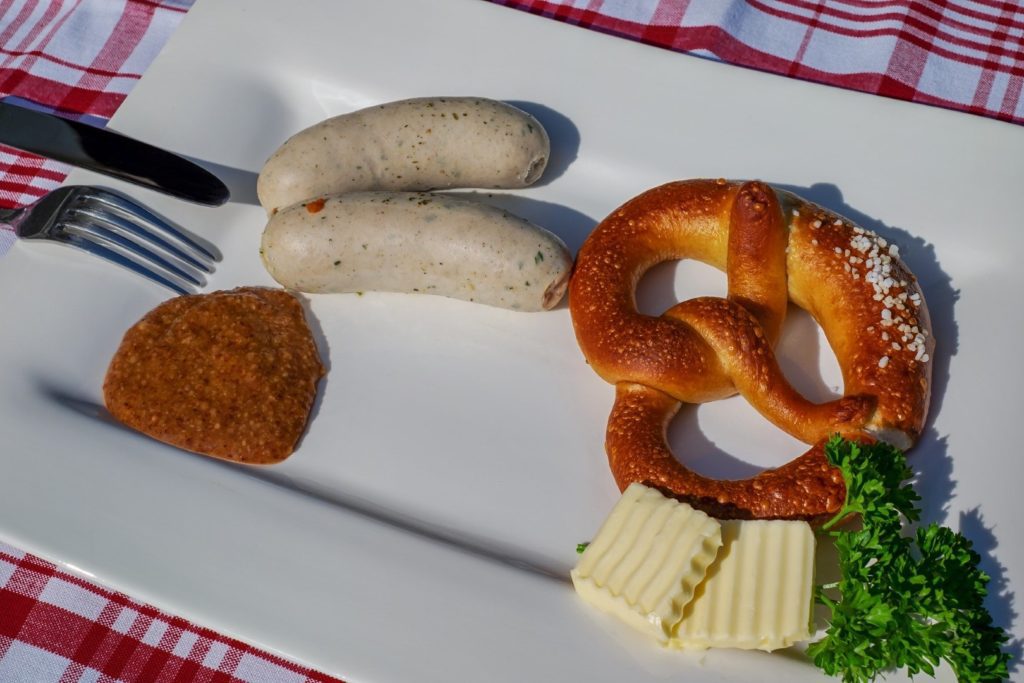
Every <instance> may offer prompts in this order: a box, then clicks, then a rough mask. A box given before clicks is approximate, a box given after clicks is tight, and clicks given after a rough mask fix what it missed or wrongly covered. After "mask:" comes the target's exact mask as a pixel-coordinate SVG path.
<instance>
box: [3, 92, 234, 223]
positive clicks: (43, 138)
mask: <svg viewBox="0 0 1024 683" xmlns="http://www.w3.org/2000/svg"><path fill="white" fill-rule="evenodd" d="M0 143H3V144H5V145H10V146H11V147H17V148H18V149H21V150H24V151H26V152H32V153H33V154H39V155H42V156H44V157H49V158H50V159H55V160H57V161H63V162H65V163H68V164H71V165H73V166H78V167H79V168H85V169H88V170H90V171H96V172H97V173H104V174H106V175H109V176H113V177H115V178H119V179H121V180H125V181H127V182H129V183H135V184H136V185H141V186H143V187H148V188H150V189H152V190H157V191H158V192H163V193H165V194H169V195H172V196H174V197H179V198H181V199H187V200H189V201H192V202H196V203H198V204H206V205H208V206H220V205H221V204H223V203H224V202H226V201H227V200H228V198H229V197H230V196H231V193H230V192H229V191H228V188H227V186H225V185H224V183H222V182H221V181H220V179H219V178H217V176H215V175H213V174H212V173H210V172H209V171H207V170H206V169H205V168H202V167H200V166H198V165H197V164H194V163H192V162H191V161H189V160H188V159H185V158H183V157H180V156H178V155H177V154H172V153H170V152H168V151H166V150H163V149H160V148H159V147H154V146H153V145H149V144H147V143H145V142H139V141H138V140H134V139H132V138H130V137H127V136H125V135H121V134H119V133H114V132H113V131H109V130H105V129H103V128H97V127H95V126H90V125H87V124H84V123H79V122H78V121H69V120H67V119H63V118H61V117H59V116H54V115H52V114H45V113H43V112H38V111H34V110H32V109H26V108H25V107H19V106H16V105H13V104H8V103H6V102H0Z"/></svg>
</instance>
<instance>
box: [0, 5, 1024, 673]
mask: <svg viewBox="0 0 1024 683" xmlns="http://www.w3.org/2000/svg"><path fill="white" fill-rule="evenodd" d="M192 1H193V0H51V1H46V0H0V97H12V98H16V100H15V101H20V102H21V103H23V104H26V105H29V106H35V107H39V108H42V109H44V110H48V111H55V112H57V113H60V114H62V115H65V116H70V117H76V118H80V119H83V120H86V121H89V122H92V123H97V124H100V125H102V124H103V123H104V122H105V121H107V120H108V119H109V118H110V117H111V116H112V115H113V113H114V112H115V111H116V110H117V107H118V106H119V105H120V104H121V102H122V101H123V100H124V98H125V96H126V95H127V94H128V93H129V92H130V91H131V88H132V85H133V84H134V83H135V82H136V81H137V80H138V79H139V78H140V77H141V75H142V73H143V72H144V71H145V70H146V67H147V66H148V65H149V64H150V62H151V61H152V60H153V58H154V57H155V56H156V55H157V53H158V52H159V51H160V48H161V47H162V46H163V44H164V42H165V41H166V40H167V38H168V37H169V36H170V34H171V33H172V32H173V31H174V29H175V27H176V26H177V25H178V23H179V21H180V20H181V18H182V16H183V15H184V14H185V13H186V12H187V11H188V8H189V7H190V6H191V4H192ZM481 1H483V0H481ZM491 1H493V2H496V3H498V4H502V5H507V6H509V7H514V8H518V9H521V10H524V11H527V12H531V13H533V14H537V15H541V16H544V17H549V18H551V19H554V20H558V21H564V22H568V23H571V24H576V25H579V26H581V27H584V28H589V29H594V30H598V31H603V32H606V33H611V34H614V35H618V36H621V37H624V38H628V39H633V40H639V41H642V42H644V43H648V44H651V45H657V46H660V47H664V48H668V49H671V50H677V51H681V52H688V53H691V54H695V55H699V56H702V57H708V58H711V59H718V60H722V61H725V62H729V63H732V64H737V65H741V66H745V67H751V68H755V69H761V70H764V71H770V72H774V73H778V74H783V75H786V76H790V77H793V78H801V79H806V80H811V81H817V82H820V83H826V84H830V85H834V86H839V87H844V88H851V89H856V90H862V91H865V92H869V93H875V94H878V95H882V96H886V97H895V98H899V99H904V100H910V101H913V102H920V103H922V104H927V105H937V106H942V107H948V108H951V109H958V110H961V111H964V112H969V113H971V114H977V115H981V116H988V117H992V118H997V119H1002V120H1006V121H1011V122H1013V123H1018V124H1024V98H1022V97H1021V89H1022V86H1024V5H1020V4H1017V3H1015V2H1009V1H1007V0H912V1H911V0H903V1H899V0H890V1H886V0H829V1H828V2H824V1H820V0H746V1H745V2H741V1H739V0H734V1H732V2H725V1H723V0H558V1H547V0H491ZM67 171H68V169H67V167H65V166H63V165H62V164H58V163H55V162H51V161H46V160H43V159H40V158H38V157H33V156H30V155H25V154H20V153H18V152H15V151H14V150H10V149H8V148H3V147H0V206H20V205H23V204H26V203H29V202H31V201H33V200H35V199H37V198H38V197H40V196H42V195H43V194H45V193H46V192H47V191H48V190H50V189H53V188H54V187H57V186H58V185H59V184H60V183H61V182H62V181H63V179H64V177H65V175H66V173H67ZM12 241H13V233H12V232H11V231H10V230H9V229H5V228H4V227H3V226H0V255H2V254H3V253H4V252H5V251H6V248H7V246H9V244H10V243H11V242H12ZM0 267H2V262H0ZM333 680H336V679H333V678H331V677H329V676H327V675H325V674H321V673H317V672H313V671H309V670H306V669H304V668H302V667H300V666H297V665H295V664H292V663H289V662H286V661H283V660H281V659H279V658H277V657H274V656H273V655H271V654H269V653H266V652H261V651H259V650H257V649H255V648H253V647H250V646H248V645H246V644H244V643H241V642H239V641H237V640H233V639H230V638H227V637H224V636H221V635H218V634H216V633H214V632H212V631H210V630H208V629H205V628H203V627H202V626H200V625H195V624H190V623H188V622H186V621H185V620H183V619H181V618H179V617H176V616H173V615H169V614H165V613H162V612H160V611H159V610H157V609H155V608H153V607H151V606H149V605H145V604H142V603H140V602H138V601H135V600H133V599H132V598H130V597H128V596H126V595H123V594H121V593H117V592H115V591H112V590H110V589H108V588H104V587H101V586H98V585H96V584H94V583H91V582H88V581H85V580H82V579H80V578H78V577H76V576H73V575H71V574H69V573H67V572H65V571H63V570H61V569H60V568H58V567H57V566H56V565H54V564H52V563H51V562H48V561H46V560H43V559H41V558H38V557H34V556H32V555H28V554H26V553H24V552H22V551H20V550H18V549H17V548H14V547H11V546H9V545H4V544H3V543H2V542H0V681H2V682H5V683H6V682H8V681H10V682H16V683H20V682H26V683H27V682H31V683H37V682H38V683H50V682H53V683H56V682H58V681H60V682H68V683H78V682H85V681H104V682H107V681H133V682H134V681H139V682H141V681H147V682H148V681H252V682H261V683H277V682H286V681H287V682H290V681H296V682H299V681H333Z"/></svg>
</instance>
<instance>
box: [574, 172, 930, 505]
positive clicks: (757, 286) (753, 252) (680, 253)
mask: <svg viewBox="0 0 1024 683" xmlns="http://www.w3.org/2000/svg"><path fill="white" fill-rule="evenodd" d="M683 258H693V259H697V260H699V261H703V262H705V263H708V264H710V265H712V266H715V267H717V268H719V269H721V270H724V271H725V273H726V275H727V277H728V282H729V291H728V297H727V298H724V299H722V298H717V297H700V298H696V299H691V300H689V301H684V302H682V303H680V304H677V305H675V306H673V307H672V308H670V309H669V310H667V311H666V312H665V313H664V314H663V315H662V316H660V317H652V316H647V315H643V314H641V313H639V312H638V311H637V308H636V303H635V289H636V285H637V283H638V282H639V281H640V278H641V277H642V276H643V274H644V273H645V272H646V271H647V270H648V269H650V268H651V267H653V266H655V265H657V264H658V263H661V262H663V261H668V260H676V259H683ZM569 297H570V298H569V309H570V312H571V314H572V320H573V326H574V328H575V330H576V338H577V341H578V342H579V345H580V348H581V349H582V350H583V354H584V355H585V356H586V358H587V360H588V362H589V363H590V365H591V367H593V368H594V370H595V371H596V372H597V373H598V374H599V375H600V376H601V377H603V378H604V379H605V380H607V381H608V382H611V383H612V384H614V385H615V405H614V407H613V408H612V412H611V416H610V418H609V421H608V431H607V438H606V443H605V446H606V449H607V452H608V459H609V464H610V465H611V469H612V474H613V475H614V477H615V481H616V483H617V484H618V486H619V488H620V489H625V488H626V487H627V486H628V485H629V484H631V483H633V482H641V483H644V484H647V485H649V486H654V487H657V488H659V489H661V490H663V491H665V492H667V493H670V494H672V495H674V496H675V497H676V498H679V499H681V500H684V501H686V502H688V503H690V504H692V505H694V506H695V507H698V508H701V509H703V510H705V511H707V512H708V513H709V514H712V515H714V516H717V517H719V518H769V519H805V520H809V521H812V522H821V521H824V520H825V519H828V518H829V517H831V516H832V515H834V514H835V513H836V512H837V511H838V510H839V508H840V507H841V506H842V503H843V501H844V499H845V495H846V492H845V487H844V484H843V480H842V476H841V475H840V473H839V471H838V470H836V469H835V468H833V467H831V466H830V465H829V463H828V461H827V459H826V458H825V455H824V450H823V449H824V443H825V441H826V440H827V439H828V437H829V436H831V435H832V434H834V433H837V432H839V433H842V434H844V435H847V436H849V437H858V438H865V439H880V440H884V441H888V442H890V443H892V444H894V445H896V446H897V447H899V448H903V449H907V448H909V447H911V446H912V445H913V444H914V443H915V442H916V441H917V439H918V437H919V436H920V434H921V430H922V428H923V426H924V421H925V417H926V415H927V411H928V401H929V394H930V385H931V363H930V357H931V354H932V351H933V346H934V341H933V339H932V334H931V328H930V323H929V317H928V310H927V307H926V305H925V302H924V298H923V295H922V293H921V290H920V288H919V286H918V284H917V281H916V279H915V278H914V276H913V275H912V274H911V273H910V272H909V270H907V268H906V266H905V265H904V264H903V263H902V262H901V261H900V259H899V257H898V253H897V250H896V248H895V247H894V246H890V245H889V244H887V243H886V241H885V240H884V239H882V238H881V237H878V236H877V235H875V234H874V233H872V232H870V231H867V230H864V229H863V228H860V227H858V226H856V225H854V224H852V223H851V222H850V221H848V220H846V219H844V218H842V217H840V216H838V215H836V214H834V213H832V212H830V211H827V210H825V209H823V208H821V207H819V206H817V205H814V204H811V203H810V202H807V201H806V200H803V199H801V198H799V197H797V196H795V195H793V194H790V193H788V192H784V191H781V190H775V189H773V188H772V187H770V186H769V185H766V184H765V183H761V182H747V183H742V184H741V183H738V182H726V181H724V180H717V181H714V180H689V181H680V182H674V183H669V184H667V185H663V186H661V187H657V188H654V189H653V190H649V191H647V192H645V193H643V194H641V195H640V196H638V197H636V198H634V199H632V200H630V201H629V202H627V203H626V204H624V205H623V206H622V207H620V208H619V209H617V210H616V211H615V212H614V213H612V214H611V215H610V216H609V217H608V218H606V219H605V220H604V221H602V222H601V224H600V225H598V226H597V228H595V230H594V232H593V233H592V234H591V235H590V236H589V237H588V238H587V240H586V242H585V243H584V245H583V247H582V248H581V249H580V252H579V255H578V256H577V260H576V269H575V272H574V274H573V278H572V281H571V283H570V290H569ZM789 301H792V302H793V303H795V304H796V305H797V306H800V307H801V308H803V309H805V310H806V311H808V312H809V313H810V314H811V315H812V316H813V317H814V319H815V320H816V321H817V322H818V324H819V325H821V326H822V328H823V330H824V332H825V336H826V338H827V339H828V341H829V344H830V345H831V347H832V350H833V351H834V352H835V354H836V358H837V360H838V361H839V365H840V368H841V370H842V374H843V383H844V387H845V395H844V396H843V397H841V398H839V399H837V400H834V401H830V402H828V403H823V404H814V403H811V402H810V401H808V400H807V399H806V398H804V397H803V396H802V395H800V393H799V392H797V391H796V390H795V389H794V388H793V387H792V386H791V385H790V384H789V382H788V381H787V380H786V378H785V377H784V376H783V374H782V372H781V370H780V369H779V365H778V362H777V360H776V358H775V353H774V351H773V348H774V346H775V343H776V342H777V340H778V338H779V333H780V330H781V328H782V323H783V321H784V319H785V315H786V308H787V305H788V302H789ZM737 392H739V393H740V394H741V395H742V396H743V397H744V398H745V399H746V400H747V401H748V402H750V404H751V405H752V406H753V407H754V408H755V409H757V410H758V411H759V412H760V413H761V414H762V415H763V416H764V417H765V418H767V419H768V420H770V421H771V422H772V423H774V424H775V425H777V426H778V427H779V428H781V429H783V430H785V431H786V432H788V433H789V434H791V435H792V436H794V437H796V438H798V439H800V440H801V441H804V442H805V443H807V444H811V445H812V447H811V448H810V450H808V451H807V452H806V453H804V454H803V455H801V456H799V457H797V458H796V459H794V460H792V461H791V462H789V463H787V464H786V465H784V466H782V467H779V468H777V469H772V470H766V471H764V472H761V473H760V474H758V475H757V476H754V477H752V478H749V479H742V480H731V481H724V480H716V479H710V478H708V477H704V476H701V475H699V474H697V473H695V472H692V471H691V470H689V469H687V468H686V467H685V466H684V465H683V464H682V463H681V462H680V461H679V460H677V459H676V458H675V457H674V455H673V454H672V452H671V451H670V449H669V446H668V444H667V442H666V430H667V428H668V424H669V422H670V421H671V419H672V417H673V416H674V415H675V414H676V412H677V411H678V410H679V407H680V404H681V402H686V403H704V402H706V401H712V400H715V399H720V398H725V397H727V396H731V395H733V394H735V393H737Z"/></svg>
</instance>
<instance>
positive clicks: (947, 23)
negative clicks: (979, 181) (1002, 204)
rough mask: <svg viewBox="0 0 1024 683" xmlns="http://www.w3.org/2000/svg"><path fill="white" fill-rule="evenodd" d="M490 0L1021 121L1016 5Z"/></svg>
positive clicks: (885, 0)
mask: <svg viewBox="0 0 1024 683" xmlns="http://www.w3.org/2000/svg"><path fill="white" fill-rule="evenodd" d="M492 1H493V2H496V3H498V4H501V5H507V6H509V7H516V8H518V9H522V10H526V11H528V12H532V13H534V14H539V15H542V16H546V17H551V18H553V19H558V20H559V21H565V22H568V23H570V24H576V25H579V26H582V27H585V28H590V29H595V30H598V31H603V32H605V33H611V34H614V35H617V36H622V37H625V38H632V39H634V40H639V41H641V42H644V43H647V44H650V45H658V46H660V47H665V48H669V49H672V50H678V51H681V52H690V53H693V54H695V55H700V56H704V57H710V58H711V59H716V60H720V61H723V62H728V63H730V64H738V65H742V66H747V67H751V68H754V69H760V70H762V71H770V72H773V73H777V74H782V75H784V76H790V77H793V78H800V79H804V80H808V81H816V82H818V83H827V84H829V85H835V86H839V87H842V88H849V89H851V90H861V91H863V92H868V93H874V94H878V95H885V96H888V97H895V98H898V99H901V100H910V101H912V102H921V103H924V104H932V105H938V106H941V107H948V108H950V109H958V110H961V111H966V112H970V113H972V114H980V115H982V116H990V117H992V118H997V119H1003V120H1005V121H1012V122H1014V123H1024V98H1021V86H1022V84H1024V3H1020V2H1009V1H1006V0H571V1H566V0H563V1H560V2H555V1H545V0H492Z"/></svg>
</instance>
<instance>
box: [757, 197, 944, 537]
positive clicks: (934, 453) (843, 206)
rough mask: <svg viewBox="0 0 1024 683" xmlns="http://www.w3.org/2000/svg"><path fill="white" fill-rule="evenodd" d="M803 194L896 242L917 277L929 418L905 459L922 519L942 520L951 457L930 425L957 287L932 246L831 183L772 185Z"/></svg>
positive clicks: (939, 398)
mask: <svg viewBox="0 0 1024 683" xmlns="http://www.w3.org/2000/svg"><path fill="white" fill-rule="evenodd" d="M775 185H776V187H780V188H782V189H784V190H788V191H790V192H793V193H795V194H798V195H800V196H801V197H804V198H805V199H808V200H810V201H812V202H814V203H816V204H819V205H821V206H822V207H824V208H826V209H829V210H831V211H834V212H836V213H838V214H841V215H843V216H846V217H847V218H849V219H850V220H852V221H854V222H855V223H857V224H858V225H860V226H861V227H863V228H866V229H868V230H871V231H873V232H875V233H877V234H878V235H880V236H882V237H884V238H885V239H886V240H888V241H889V242H892V243H894V244H896V245H898V246H899V248H900V257H901V258H902V259H903V261H904V262H905V263H906V264H907V266H908V267H909V268H910V270H911V272H913V273H914V275H915V276H916V277H917V279H918V282H919V283H920V285H921V289H922V290H923V291H924V298H925V301H926V302H927V303H928V313H929V315H930V317H931V321H932V334H933V335H934V338H935V352H934V353H933V354H932V361H931V362H932V396H931V407H930V409H929V413H928V420H927V422H926V423H925V428H924V432H923V433H922V435H921V439H920V441H919V442H918V443H917V445H916V446H915V447H914V448H913V449H912V450H911V451H910V453H909V455H910V457H909V462H910V466H911V468H912V469H913V470H914V471H915V474H916V481H917V484H916V487H917V490H918V492H919V493H920V494H921V495H922V498H923V500H922V501H921V507H922V521H923V522H931V521H934V522H940V523H941V522H943V521H944V520H945V518H946V515H947V513H948V507H949V500H950V499H951V498H952V496H953V490H954V488H955V486H956V483H955V482H954V481H953V479H952V472H953V461H952V457H951V456H950V455H949V452H948V448H947V440H946V438H945V437H944V436H941V435H940V434H939V433H938V432H937V431H936V430H935V427H934V424H935V418H936V416H937V415H939V413H941V412H942V403H943V399H944V398H945V394H946V387H947V386H948V384H949V368H950V364H951V362H952V358H953V356H955V355H956V354H957V352H958V350H959V327H958V325H957V321H956V315H955V308H956V303H957V301H958V300H959V299H960V291H959V290H958V289H956V288H954V287H953V280H952V278H951V277H950V275H949V274H948V273H946V271H945V270H943V269H942V264H941V263H940V261H939V257H938V254H937V253H936V251H935V245H934V244H932V243H930V242H928V241H926V240H925V239H924V238H923V237H921V236H919V235H915V234H913V233H911V232H908V231H907V230H904V229H902V228H898V227H895V226H891V225H888V224H886V223H885V222H884V221H882V220H880V219H878V218H874V217H873V216H869V215H867V214H865V213H864V212H863V211H860V210H858V209H857V208H856V207H853V206H850V205H849V204H847V203H846V202H845V201H844V200H843V194H842V191H841V190H840V189H839V188H838V187H836V186H835V185H832V184H830V183H819V184H815V185H811V186H809V187H806V186H800V185H787V184H783V183H777V184H775Z"/></svg>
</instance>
